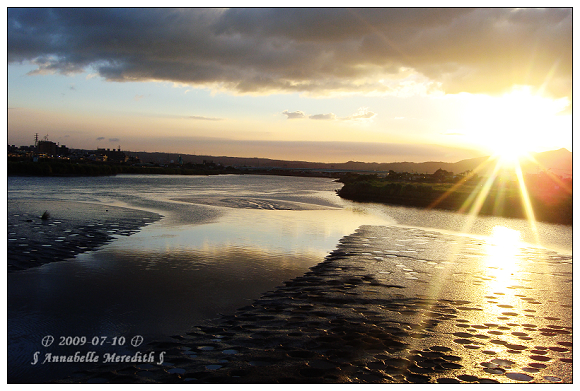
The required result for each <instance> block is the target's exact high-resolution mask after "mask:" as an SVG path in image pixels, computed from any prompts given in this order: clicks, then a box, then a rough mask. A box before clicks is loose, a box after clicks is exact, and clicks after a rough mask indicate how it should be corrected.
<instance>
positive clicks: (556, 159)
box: [129, 148, 572, 177]
mask: <svg viewBox="0 0 580 391" xmlns="http://www.w3.org/2000/svg"><path fill="white" fill-rule="evenodd" d="M129 154H131V155H136V156H138V157H139V159H140V160H141V162H143V163H148V162H153V163H158V164H168V163H170V162H171V161H173V162H177V161H178V160H179V157H180V156H181V158H182V160H183V162H184V163H194V164H201V163H203V162H204V161H206V162H213V163H216V164H221V165H224V166H247V167H262V168H266V167H278V168H306V169H326V170H331V169H334V170H357V171H389V170H393V171H396V172H411V173H419V174H432V173H434V172H435V171H437V170H438V169H440V168H441V169H443V170H446V171H450V172H453V173H455V174H459V173H462V172H465V171H468V170H474V169H475V168H477V167H478V166H479V165H480V164H481V163H483V162H485V161H486V160H487V159H488V158H489V157H488V156H483V157H477V158H472V159H465V160H461V161H458V162H456V163H449V162H422V163H414V162H393V163H366V162H353V161H349V162H346V163H316V162H305V161H294V160H274V159H265V158H245V157H228V156H205V155H186V154H178V153H162V152H129ZM532 156H533V157H534V158H535V159H536V161H537V162H538V163H540V167H543V169H544V170H550V171H552V172H553V173H554V174H556V175H560V176H563V177H566V176H572V152H570V151H568V150H567V149H565V148H562V149H558V150H555V151H547V152H540V153H535V154H533V155H532ZM522 170H523V171H524V172H525V173H537V172H538V171H539V168H538V165H537V164H533V163H530V162H522ZM482 175H485V174H484V173H482Z"/></svg>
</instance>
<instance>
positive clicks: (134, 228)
mask: <svg viewBox="0 0 580 391" xmlns="http://www.w3.org/2000/svg"><path fill="white" fill-rule="evenodd" d="M7 204H8V207H7V214H8V225H7V232H8V245H7V250H8V251H7V267H8V273H11V272H15V271H18V270H26V269H29V268H32V267H38V266H41V265H44V264H46V263H52V262H60V261H66V260H67V259H69V258H73V257H74V256H75V255H77V254H80V253H83V252H86V251H91V250H94V249H96V248H97V247H100V246H102V245H104V244H106V243H108V242H110V241H112V240H115V237H114V236H115V235H122V236H129V235H132V234H134V233H136V232H138V231H139V230H140V229H141V228H143V227H144V226H146V225H148V224H151V223H154V222H156V221H158V220H160V219H161V218H162V217H163V216H161V215H159V214H156V213H152V212H146V211H142V210H138V209H130V208H122V207H116V206H108V205H102V204H95V203H88V202H78V201H56V200H10V199H8V203H7ZM44 211H47V212H48V213H49V214H50V217H49V218H48V219H46V220H43V219H41V218H40V216H41V215H42V214H43V213H44Z"/></svg>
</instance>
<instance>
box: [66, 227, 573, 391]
mask: <svg viewBox="0 0 580 391" xmlns="http://www.w3.org/2000/svg"><path fill="white" fill-rule="evenodd" d="M183 311H187V308H184V309H183ZM140 349H141V350H140V351H141V352H142V353H151V352H153V353H154V354H155V357H156V360H157V359H158V358H159V354H160V353H161V352H165V355H164V361H163V363H162V364H157V363H156V362H153V363H124V364H99V365H97V366H94V365H89V364H87V370H86V371H83V372H80V373H76V374H74V375H72V376H71V377H69V378H67V379H63V380H62V381H63V382H65V383H71V382H73V383H76V382H80V383H149V382H157V383H571V382H572V259H571V257H570V256H565V255H559V254H557V253H555V252H552V251H547V250H543V249H535V248H531V247H525V246H524V247H521V248H515V250H514V246H513V245H505V246H504V245H503V244H502V243H490V242H489V241H484V240H482V239H476V238H467V237H460V236H458V235H451V234H443V233H438V232H434V231H428V230H423V229H412V228H403V227H396V226H389V227H384V226H363V227H360V228H359V229H358V230H357V232H356V233H354V234H352V235H349V236H347V237H344V238H343V239H342V240H341V241H340V244H339V245H338V246H337V249H336V250H335V251H334V252H332V253H331V254H330V255H329V256H327V257H326V259H325V260H324V261H323V262H321V263H320V264H318V265H317V266H315V267H313V268H312V269H311V271H310V272H308V273H306V274H305V275H304V276H301V277H298V278H296V279H294V280H292V281H288V282H287V283H285V285H284V286H281V287H279V288H278V289H276V290H274V291H271V292H267V293H265V294H264V295H263V297H262V298H260V299H259V300H257V301H255V302H254V303H253V305H251V306H248V307H245V308H241V309H240V310H239V311H237V312H236V313H235V314H234V315H230V316H223V317H222V318H220V319H219V320H216V321H213V322H211V323H208V324H205V325H201V326H198V327H195V328H193V329H192V331H191V332H189V333H186V334H184V335H177V336H172V337H171V338H169V339H168V340H164V341H157V342H151V343H149V344H147V345H143V346H141V347H140Z"/></svg>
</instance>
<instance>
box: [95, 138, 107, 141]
mask: <svg viewBox="0 0 580 391" xmlns="http://www.w3.org/2000/svg"><path fill="white" fill-rule="evenodd" d="M105 138H106V137H97V141H102V140H105Z"/></svg>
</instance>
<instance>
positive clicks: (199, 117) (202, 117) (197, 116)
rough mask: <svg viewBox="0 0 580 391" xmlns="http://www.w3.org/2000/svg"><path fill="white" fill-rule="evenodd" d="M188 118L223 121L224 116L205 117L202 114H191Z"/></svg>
mask: <svg viewBox="0 0 580 391" xmlns="http://www.w3.org/2000/svg"><path fill="white" fill-rule="evenodd" d="M186 118H188V119H195V120H200V121H222V120H223V118H216V117H204V116H201V115H190V116H189V117H186Z"/></svg>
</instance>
